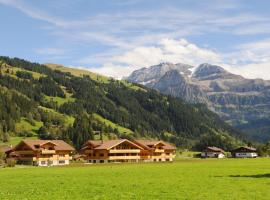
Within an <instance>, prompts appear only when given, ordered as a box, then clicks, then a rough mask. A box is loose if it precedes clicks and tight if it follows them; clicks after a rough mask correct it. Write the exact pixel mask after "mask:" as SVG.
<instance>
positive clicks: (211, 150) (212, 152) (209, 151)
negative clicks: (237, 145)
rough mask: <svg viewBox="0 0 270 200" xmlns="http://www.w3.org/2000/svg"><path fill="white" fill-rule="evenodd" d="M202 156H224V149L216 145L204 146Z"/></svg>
mask: <svg viewBox="0 0 270 200" xmlns="http://www.w3.org/2000/svg"><path fill="white" fill-rule="evenodd" d="M201 157H202V158H225V151H224V150H223V149H220V148H218V147H206V148H205V149H204V150H203V151H202V153H201Z"/></svg>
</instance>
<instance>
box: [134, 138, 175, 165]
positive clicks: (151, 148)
mask: <svg viewBox="0 0 270 200" xmlns="http://www.w3.org/2000/svg"><path fill="white" fill-rule="evenodd" d="M134 143H136V144H137V145H139V146H140V147H142V148H143V150H141V153H140V156H141V160H142V161H146V162H147V161H150V162H151V161H152V162H164V161H173V159H174V158H175V153H176V148H175V147H174V146H172V145H170V144H168V143H166V142H163V141H155V140H134Z"/></svg>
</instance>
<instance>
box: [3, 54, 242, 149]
mask: <svg viewBox="0 0 270 200" xmlns="http://www.w3.org/2000/svg"><path fill="white" fill-rule="evenodd" d="M72 72H73V73H75V72H74V71H72ZM72 72H70V69H63V67H61V68H59V67H58V68H57V69H52V68H50V67H48V66H46V65H43V64H38V63H32V62H29V61H26V60H23V59H18V58H9V57H0V87H1V88H5V89H3V90H0V107H1V108H7V109H1V110H0V136H1V137H0V141H1V140H2V141H6V140H7V138H8V137H13V136H17V137H18V136H23V137H30V136H35V137H39V138H41V139H63V140H65V141H67V142H69V143H71V144H73V145H74V146H75V147H76V148H77V149H79V148H80V146H81V145H82V144H83V143H84V142H85V141H86V140H88V139H95V138H96V137H97V136H95V133H97V132H102V133H103V138H104V139H105V138H107V139H111V138H129V139H133V138H154V139H162V140H165V141H168V142H172V143H174V144H176V145H177V146H179V147H182V148H195V149H197V150H199V149H201V148H202V147H204V146H205V145H218V146H220V147H222V148H224V149H231V148H234V147H235V146H237V145H239V144H243V139H242V135H241V132H239V131H237V130H236V129H234V128H232V127H230V126H229V125H228V124H226V123H224V122H223V121H222V120H221V119H220V118H219V117H218V116H217V115H216V114H215V113H212V112H211V111H210V110H208V109H207V108H206V107H205V106H203V105H188V104H186V103H185V102H183V101H182V100H180V99H178V98H174V97H170V96H167V95H163V94H161V93H159V92H157V91H155V90H153V89H149V88H147V87H144V86H140V85H137V84H131V83H129V82H126V81H118V80H114V79H110V78H109V79H107V80H106V81H103V80H100V79H99V78H98V79H97V78H96V77H94V78H93V77H91V76H90V75H89V76H88V75H85V74H84V75H81V72H80V73H77V72H76V74H77V76H75V75H73V74H72ZM17 94H20V95H17ZM24 105H25V106H24ZM24 125H26V126H24ZM27 127H30V128H31V129H33V130H32V131H30V130H29V128H27ZM0 144H1V142H0Z"/></svg>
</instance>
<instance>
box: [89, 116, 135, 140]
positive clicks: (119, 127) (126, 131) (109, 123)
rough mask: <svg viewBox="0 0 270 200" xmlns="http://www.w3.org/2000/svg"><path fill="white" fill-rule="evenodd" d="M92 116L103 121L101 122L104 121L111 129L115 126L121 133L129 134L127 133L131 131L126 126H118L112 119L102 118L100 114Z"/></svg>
mask: <svg viewBox="0 0 270 200" xmlns="http://www.w3.org/2000/svg"><path fill="white" fill-rule="evenodd" d="M94 118H95V119H97V120H99V121H101V122H103V123H105V124H106V125H107V126H111V127H112V128H113V129H114V128H117V129H118V130H119V132H120V133H121V134H125V135H129V134H132V133H133V131H132V130H130V129H128V128H125V127H122V126H120V125H118V124H115V123H113V122H112V121H110V120H107V119H105V118H103V117H102V116H100V115H98V114H94Z"/></svg>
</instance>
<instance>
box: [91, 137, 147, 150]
mask: <svg viewBox="0 0 270 200" xmlns="http://www.w3.org/2000/svg"><path fill="white" fill-rule="evenodd" d="M123 142H128V143H130V144H132V145H133V146H136V147H137V148H139V149H142V147H140V146H139V145H137V144H135V143H133V142H131V141H129V140H127V139H120V140H104V141H101V140H89V141H88V142H87V143H88V144H92V145H93V146H94V148H95V149H111V148H113V147H115V146H117V145H119V144H121V143H123ZM87 143H86V144H87Z"/></svg>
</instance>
